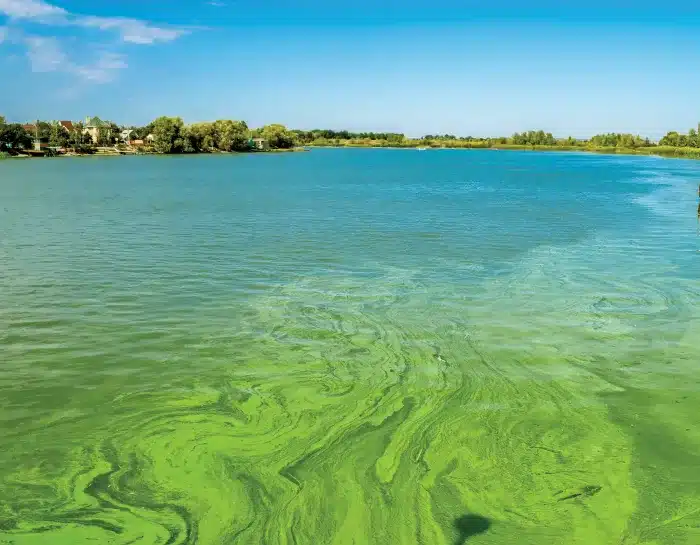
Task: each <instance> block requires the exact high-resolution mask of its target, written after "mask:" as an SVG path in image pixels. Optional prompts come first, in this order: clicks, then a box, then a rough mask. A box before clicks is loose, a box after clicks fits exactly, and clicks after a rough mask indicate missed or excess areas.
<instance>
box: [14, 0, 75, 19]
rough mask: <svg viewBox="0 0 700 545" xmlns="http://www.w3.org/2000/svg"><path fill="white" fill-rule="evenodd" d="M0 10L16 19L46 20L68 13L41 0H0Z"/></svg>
mask: <svg viewBox="0 0 700 545" xmlns="http://www.w3.org/2000/svg"><path fill="white" fill-rule="evenodd" d="M0 12H2V13H4V14H5V15H7V16H8V17H12V18H16V19H36V20H40V21H47V22H48V21H49V20H50V19H53V18H56V17H65V16H67V15H68V12H67V11H66V10H64V9H63V8H59V7H58V6H52V5H51V4H47V3H46V2H42V1H41V0H0Z"/></svg>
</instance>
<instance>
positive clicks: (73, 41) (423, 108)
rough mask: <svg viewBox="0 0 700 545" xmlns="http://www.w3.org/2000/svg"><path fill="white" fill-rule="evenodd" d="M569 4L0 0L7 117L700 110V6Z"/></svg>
mask: <svg viewBox="0 0 700 545" xmlns="http://www.w3.org/2000/svg"><path fill="white" fill-rule="evenodd" d="M562 4H564V2H562V1H561V0H560V1H557V2H553V1H549V2H547V1H539V2H524V1H517V2H516V1H511V0H502V1H501V2H491V3H486V2H483V0H481V1H479V2H473V1H471V0H462V1H461V2H457V1H451V0H433V1H430V2H428V1H425V0H423V1H420V2H419V1H416V0H402V1H398V0H396V1H395V0H390V1H388V0H353V1H336V2H329V1H327V0H326V1H322V0H296V1H292V0H286V1H285V0H245V1H243V0H211V1H206V0H186V1H185V0H169V1H167V2H166V1H164V0H139V1H136V0H119V1H116V2H115V1H113V2H105V1H101V0H91V1H87V0H0V81H2V85H0V113H2V114H3V115H5V116H7V117H8V119H10V120H13V121H25V120H29V119H35V118H42V119H44V118H45V119H57V118H60V119H81V118H84V117H85V116H86V115H99V116H100V117H103V118H107V119H112V120H114V121H115V122H117V123H120V124H144V123H146V122H148V121H149V120H151V119H152V118H154V117H156V116H159V115H180V116H182V117H183V118H184V119H185V121H187V122H194V121H203V120H213V119H219V118H227V119H244V120H246V121H247V122H248V123H249V125H251V126H259V125H262V124H265V123H271V122H280V123H284V124H286V125H288V126H291V127H294V128H305V129H310V128H319V127H323V128H336V129H341V128H344V129H351V130H381V131H400V132H405V133H406V134H409V135H412V136H418V135H422V134H426V133H454V134H460V135H507V134H511V133H512V132H514V131H521V130H528V129H539V128H542V129H544V130H547V131H551V132H553V133H554V134H555V135H558V136H567V135H573V136H589V135H591V134H594V133H597V132H608V131H625V132H635V133H640V134H642V135H646V136H651V137H659V136H661V135H663V134H664V133H665V132H666V131H668V130H684V131H685V130H687V129H688V128H689V127H691V126H695V125H696V123H697V122H698V121H700V7H693V5H692V4H691V2H686V1H684V0H678V1H677V2H675V3H673V5H671V3H668V5H667V6H664V5H662V4H660V3H658V2H654V3H651V2H645V1H637V2H615V1H614V0H610V1H608V2H602V1H598V0H592V1H589V2H587V3H585V6H582V7H573V8H572V7H565V6H563V5H562ZM569 4H570V3H569Z"/></svg>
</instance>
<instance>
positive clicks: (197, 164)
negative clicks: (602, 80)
mask: <svg viewBox="0 0 700 545" xmlns="http://www.w3.org/2000/svg"><path fill="white" fill-rule="evenodd" d="M698 179H700V168H699V167H698V164H697V163H695V162H690V161H678V160H662V159H657V158H651V157H617V156H592V155H584V154H540V153H529V152H493V151H448V150H445V151H429V152H423V153H418V152H416V151H415V150H314V151H313V152H311V153H305V154H279V155H263V154H260V155H242V156H198V157H133V158H87V159H56V160H49V159H47V160H29V161H14V160H12V161H5V162H2V163H0V441H1V447H2V448H0V543H3V544H10V543H12V544H16V545H25V544H45V543H51V544H58V545H63V544H65V545H68V544H71V545H73V544H88V543H113V544H124V545H126V544H133V543H139V544H141V543H143V544H212V545H213V544H232V543H241V544H248V543H264V544H270V545H273V544H274V545H277V544H285V545H286V544H289V545H291V544H297V545H302V544H338V545H340V544H348V545H350V544H357V545H360V544H377V545H380V544H381V545H387V544H425V545H434V544H445V545H463V544H466V545H473V544H474V545H478V544H485V545H486V544H493V545H496V544H498V545H500V544H518V545H528V544H532V545H540V544H542V543H550V544H561V545H574V544H581V545H590V544H616V545H617V544H646V545H661V544H664V545H665V544H669V545H671V544H673V545H693V544H695V545H696V544H697V543H700V470H699V469H698V468H700V427H699V424H700V416H699V415H700V395H699V391H700V373H699V372H698V369H697V367H698V362H700V347H699V346H698V340H699V339H700V305H699V303H700V282H699V281H698V278H699V273H700V253H699V252H698V248H700V245H699V240H700V237H699V236H698V223H697V214H696V208H697V200H696V197H697V185H698Z"/></svg>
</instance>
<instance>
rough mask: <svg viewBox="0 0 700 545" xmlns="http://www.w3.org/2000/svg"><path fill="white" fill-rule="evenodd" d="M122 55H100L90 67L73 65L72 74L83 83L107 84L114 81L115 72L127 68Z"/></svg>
mask: <svg viewBox="0 0 700 545" xmlns="http://www.w3.org/2000/svg"><path fill="white" fill-rule="evenodd" d="M127 67H128V65H127V64H126V60H125V58H124V55H119V54H117V53H108V52H105V53H102V54H101V55H100V57H99V58H98V59H97V61H96V62H95V63H93V64H91V65H87V66H78V65H74V66H73V70H72V72H73V73H74V74H76V75H78V76H80V77H81V78H83V79H84V80H85V81H91V82H93V83H108V82H110V81H112V80H114V78H115V76H116V72H117V70H122V69H124V68H127Z"/></svg>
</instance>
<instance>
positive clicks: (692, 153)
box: [0, 143, 700, 160]
mask: <svg viewBox="0 0 700 545" xmlns="http://www.w3.org/2000/svg"><path fill="white" fill-rule="evenodd" d="M314 148H318V149H324V148H325V149H395V150H416V151H418V150H419V149H420V151H439V150H451V151H539V152H544V153H557V152H560V153H561V152H564V153H566V152H568V153H571V152H578V153H585V154H591V155H596V154H597V155H630V156H653V157H660V158H664V159H691V160H700V149H698V148H672V147H668V146H650V147H643V148H615V147H598V148H590V147H588V148H586V147H578V146H528V145H516V144H497V145H493V146H432V147H427V148H424V147H423V146H420V145H419V144H416V145H413V143H411V144H409V145H398V146H382V145H376V144H373V145H369V144H366V145H363V144H356V143H352V144H346V145H340V144H337V145H336V144H328V145H326V144H307V145H305V146H297V147H294V148H280V149H268V150H250V151H212V152H196V153H173V154H169V153H158V152H154V151H138V152H137V151H130V150H129V151H126V150H125V151H118V150H96V151H95V152H93V153H74V152H68V153H58V154H56V155H52V156H48V157H47V156H46V154H44V153H36V152H33V153H32V152H30V153H28V154H27V153H21V154H17V155H9V154H5V155H0V160H3V159H57V158H66V157H72V158H77V157H124V156H146V155H157V156H164V157H165V156H193V155H249V154H251V155H252V154H270V153H272V154H275V153H298V152H308V151H311V150H312V149H314Z"/></svg>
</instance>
